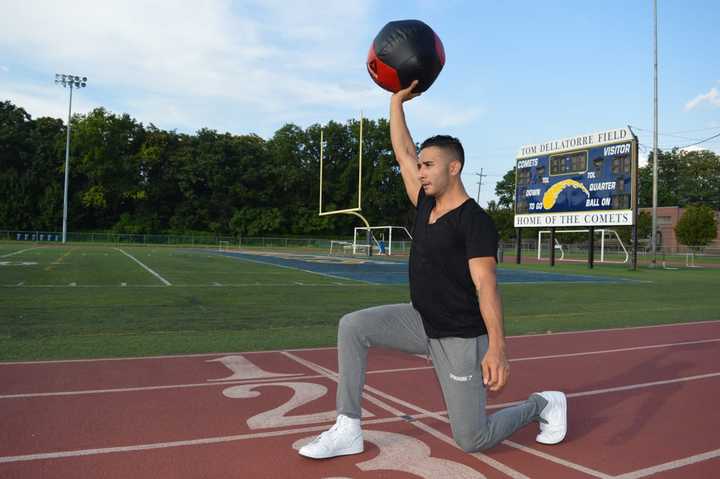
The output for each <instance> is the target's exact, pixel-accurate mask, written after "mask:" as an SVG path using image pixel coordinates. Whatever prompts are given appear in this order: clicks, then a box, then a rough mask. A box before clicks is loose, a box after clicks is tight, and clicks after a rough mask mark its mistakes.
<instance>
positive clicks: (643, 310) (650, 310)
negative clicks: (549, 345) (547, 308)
mask: <svg viewBox="0 0 720 479" xmlns="http://www.w3.org/2000/svg"><path fill="white" fill-rule="evenodd" d="M699 309H709V306H706V305H699V306H683V307H677V308H641V309H606V310H602V311H580V312H574V313H546V314H517V315H513V317H512V318H513V319H514V320H517V319H519V318H565V317H572V316H585V315H586V314H593V313H599V312H602V313H605V314H614V313H627V314H630V313H633V314H636V313H657V312H661V311H689V310H699ZM638 327H641V326H638ZM557 334H561V333H557ZM528 336H530V335H528Z"/></svg>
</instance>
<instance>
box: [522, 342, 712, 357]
mask: <svg viewBox="0 0 720 479" xmlns="http://www.w3.org/2000/svg"><path fill="white" fill-rule="evenodd" d="M717 342H720V338H715V339H700V340H698V341H683V342H679V343H665V344H649V345H646V346H632V347H628V348H617V349H601V350H598V351H586V352H579V353H564V354H548V355H547V356H529V357H523V358H511V359H510V360H509V361H510V362H518V361H537V360H538V359H555V358H570V357H574V356H592V355H594V354H610V353H622V352H626V351H642V350H644V349H657V348H670V347H674V346H689V345H693V344H706V343H717Z"/></svg>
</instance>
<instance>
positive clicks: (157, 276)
mask: <svg viewBox="0 0 720 479" xmlns="http://www.w3.org/2000/svg"><path fill="white" fill-rule="evenodd" d="M113 249H116V250H118V251H120V252H121V253H122V254H124V255H125V256H127V257H128V258H130V259H131V260H133V261H135V262H136V263H137V264H139V265H140V266H142V267H143V268H145V269H146V270H147V271H148V273H150V274H151V275H153V276H155V277H156V278H157V279H159V280H160V281H162V282H163V284H165V286H172V284H171V283H170V281H168V280H166V279H165V278H163V277H162V276H160V275H159V274H158V273H156V272H155V271H153V270H152V269H150V268H149V267H147V266H146V265H145V264H144V263H143V262H142V261H140V260H139V259H137V258H136V257H135V256H133V255H131V254H130V253H126V252H125V251H124V250H122V249H120V248H113Z"/></svg>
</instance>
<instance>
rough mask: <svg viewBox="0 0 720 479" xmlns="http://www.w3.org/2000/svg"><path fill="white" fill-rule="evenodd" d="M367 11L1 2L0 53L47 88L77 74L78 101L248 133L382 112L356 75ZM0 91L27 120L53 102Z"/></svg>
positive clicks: (272, 2)
mask: <svg viewBox="0 0 720 479" xmlns="http://www.w3.org/2000/svg"><path fill="white" fill-rule="evenodd" d="M370 10H371V5H370V2H367V1H361V0H347V1H343V2H337V3H335V2H324V1H319V0H316V1H310V2H299V3H297V2H287V1H284V0H282V1H281V0H262V1H260V0H246V1H243V2H231V1H229V0H205V1H197V0H195V1H193V0H182V1H161V0H155V1H139V0H130V1H125V2H94V1H89V0H77V1H75V2H73V3H72V4H61V3H57V2H54V1H49V0H45V1H32V2H11V3H10V4H8V5H7V6H6V7H5V8H4V11H3V15H2V17H1V18H0V30H2V31H3V32H4V38H6V39H8V40H6V41H5V42H4V45H3V46H2V47H0V49H1V51H0V54H2V56H3V57H5V56H7V57H10V58H16V59H17V61H18V64H22V65H23V68H26V69H27V70H29V71H32V72H35V73H36V74H38V72H42V74H45V75H47V78H48V79H47V81H48V83H51V81H52V75H53V74H54V73H71V74H77V75H86V76H87V77H88V78H89V80H88V89H87V91H86V92H84V95H86V96H87V97H92V98H94V99H96V100H97V102H98V103H101V104H104V105H107V106H109V107H110V109H113V110H119V111H117V112H118V113H120V112H127V113H129V114H130V115H131V116H134V117H137V118H138V120H140V121H143V122H145V123H149V122H153V123H155V124H156V125H158V126H160V127H176V126H178V127H181V128H186V129H189V130H194V129H197V128H200V127H203V126H209V127H211V128H218V129H230V126H231V125H236V127H235V128H232V130H235V131H238V130H240V131H244V132H248V131H253V124H254V117H257V116H259V115H263V114H266V113H274V114H276V115H280V114H282V116H283V118H284V121H294V120H295V118H294V117H292V115H288V113H293V112H294V113H295V114H296V115H297V116H307V113H308V111H309V110H312V109H313V108H315V109H317V108H319V107H328V106H330V107H332V108H335V109H339V110H347V111H348V112H350V114H351V116H352V114H353V113H354V112H356V111H358V110H360V109H363V108H365V109H371V108H377V107H378V106H379V105H380V104H384V100H383V95H382V94H381V92H379V91H378V89H377V87H374V85H372V83H371V82H370V81H369V79H368V78H367V73H366V72H365V71H364V64H363V63H364V60H365V58H364V56H365V54H366V52H367V46H368V45H369V42H370V38H367V45H366V44H365V43H364V40H365V36H366V34H365V29H366V23H367V22H368V17H369V11H370ZM9 64H10V65H12V63H9ZM3 71H8V70H5V69H4V68H3ZM42 81H45V80H42ZM4 83H5V86H4V88H2V87H0V93H3V94H4V95H5V96H6V97H9V98H11V99H12V100H13V101H16V102H17V103H18V104H19V105H20V106H23V107H25V108H27V109H28V110H29V111H30V113H31V114H33V116H38V115H45V114H53V115H55V111H56V108H54V107H53V106H52V104H54V103H56V102H57V103H59V104H62V102H58V101H57V91H55V92H52V90H45V89H44V88H40V90H41V91H42V93H38V97H37V98H34V97H33V95H34V93H33V92H32V91H29V90H28V88H26V87H25V86H24V85H26V84H27V79H24V78H23V79H20V78H10V79H9V81H7V82H4ZM38 85H39V84H38ZM3 90H4V91H3ZM11 95H14V96H11ZM32 110H36V111H32ZM73 110H74V111H75V108H73ZM228 112H234V115H231V114H228ZM218 118H225V119H226V120H225V121H226V122H225V123H220V122H219V121H217V119H218ZM328 119H329V118H322V117H318V118H317V119H316V121H326V120H328ZM279 126H280V125H276V126H275V127H279Z"/></svg>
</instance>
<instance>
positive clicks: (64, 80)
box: [55, 73, 87, 243]
mask: <svg viewBox="0 0 720 479" xmlns="http://www.w3.org/2000/svg"><path fill="white" fill-rule="evenodd" d="M55 84H58V85H62V86H63V87H65V88H67V87H70V101H69V103H68V122H67V139H66V141H65V188H64V194H63V225H62V229H63V230H62V242H63V243H65V242H66V241H67V217H68V179H69V173H70V120H71V118H72V92H73V89H74V88H84V87H85V86H86V85H87V77H82V79H81V78H80V77H79V76H77V75H69V74H65V73H63V74H60V73H56V74H55Z"/></svg>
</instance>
